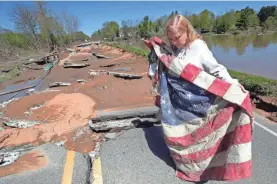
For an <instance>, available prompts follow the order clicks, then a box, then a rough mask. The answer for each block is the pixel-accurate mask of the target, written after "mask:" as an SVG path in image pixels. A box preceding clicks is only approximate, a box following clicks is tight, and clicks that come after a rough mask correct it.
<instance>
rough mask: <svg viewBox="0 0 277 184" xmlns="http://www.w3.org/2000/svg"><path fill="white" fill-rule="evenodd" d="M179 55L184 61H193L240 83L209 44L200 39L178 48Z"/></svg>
mask: <svg viewBox="0 0 277 184" xmlns="http://www.w3.org/2000/svg"><path fill="white" fill-rule="evenodd" d="M176 54H177V57H179V59H181V60H184V61H191V62H192V64H194V65H195V66H197V67H199V68H202V69H203V70H204V71H206V72H207V73H209V74H211V75H214V76H216V77H218V78H221V79H223V80H225V81H228V82H230V83H238V80H237V79H233V78H232V77H231V76H230V74H229V73H228V71H227V69H226V67H225V66H223V65H222V64H219V63H218V62H217V61H216V59H215V58H214V56H213V54H212V52H211V51H210V49H209V48H208V46H207V44H206V43H205V42H204V41H203V40H200V39H197V40H195V41H193V42H192V43H191V44H190V45H189V46H188V48H183V49H178V50H177V52H176Z"/></svg>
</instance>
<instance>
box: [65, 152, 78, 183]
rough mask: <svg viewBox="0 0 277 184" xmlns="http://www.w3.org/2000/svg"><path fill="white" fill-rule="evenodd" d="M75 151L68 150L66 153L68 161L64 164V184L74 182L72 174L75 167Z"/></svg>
mask: <svg viewBox="0 0 277 184" xmlns="http://www.w3.org/2000/svg"><path fill="white" fill-rule="evenodd" d="M74 157H75V151H68V152H67V155H66V161H65V165H64V171H63V178H62V184H71V183H72V174H73V167H74Z"/></svg>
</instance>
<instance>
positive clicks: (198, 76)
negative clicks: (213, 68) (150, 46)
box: [154, 45, 253, 117]
mask: <svg viewBox="0 0 277 184" xmlns="http://www.w3.org/2000/svg"><path fill="white" fill-rule="evenodd" d="M154 50H155V52H156V53H157V56H158V57H159V58H160V60H161V61H162V62H163V63H164V64H165V66H166V67H167V68H168V69H169V70H170V71H171V72H173V73H175V74H176V75H179V76H181V77H182V78H183V79H185V80H187V81H189V82H191V83H193V84H194V85H196V86H199V87H201V88H203V89H205V90H207V91H209V92H210V93H213V94H215V95H217V96H219V97H222V98H223V99H224V100H227V101H228V102H231V103H234V104H237V105H239V106H240V107H242V108H243V109H245V110H246V112H247V113H248V114H249V115H250V116H251V117H252V116H253V114H252V106H251V101H250V96H249V93H244V92H243V91H242V90H241V88H240V87H239V86H238V85H236V84H231V83H228V82H226V81H224V80H222V79H219V78H216V77H215V76H212V75H210V74H209V73H207V72H205V71H203V70H202V69H201V68H199V67H197V66H195V65H193V64H192V63H190V62H188V61H187V62H186V61H184V60H180V59H179V58H178V57H174V56H168V55H166V54H163V53H161V51H160V47H159V46H158V45H155V46H154Z"/></svg>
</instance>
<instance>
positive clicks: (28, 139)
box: [0, 93, 95, 149]
mask: <svg viewBox="0 0 277 184" xmlns="http://www.w3.org/2000/svg"><path fill="white" fill-rule="evenodd" d="M94 106H95V102H94V101H93V100H92V99H91V98H89V97H88V96H86V95H84V94H81V93H72V94H63V93H62V94H58V95H56V96H55V97H54V98H53V99H51V100H49V101H47V102H46V104H45V105H44V106H43V107H41V108H39V109H37V110H35V111H33V114H32V115H31V116H29V117H28V118H30V119H32V120H41V121H45V122H47V123H46V124H40V125H35V126H33V127H31V128H25V129H18V128H15V129H6V130H3V131H1V132H0V149H1V148H5V147H12V146H16V145H24V144H33V145H40V144H42V143H46V142H50V141H52V140H53V138H54V137H55V136H61V135H63V134H66V133H69V132H71V131H74V130H76V129H77V128H79V127H82V126H84V125H86V124H87V123H88V120H89V119H90V117H92V115H93V113H94ZM26 135H28V136H26Z"/></svg>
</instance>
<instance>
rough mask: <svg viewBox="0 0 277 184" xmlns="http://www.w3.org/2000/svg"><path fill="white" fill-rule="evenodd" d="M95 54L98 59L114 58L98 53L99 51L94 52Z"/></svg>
mask: <svg viewBox="0 0 277 184" xmlns="http://www.w3.org/2000/svg"><path fill="white" fill-rule="evenodd" d="M93 55H94V56H95V57H97V58H98V59H112V58H113V57H110V56H105V55H102V54H98V53H93Z"/></svg>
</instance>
